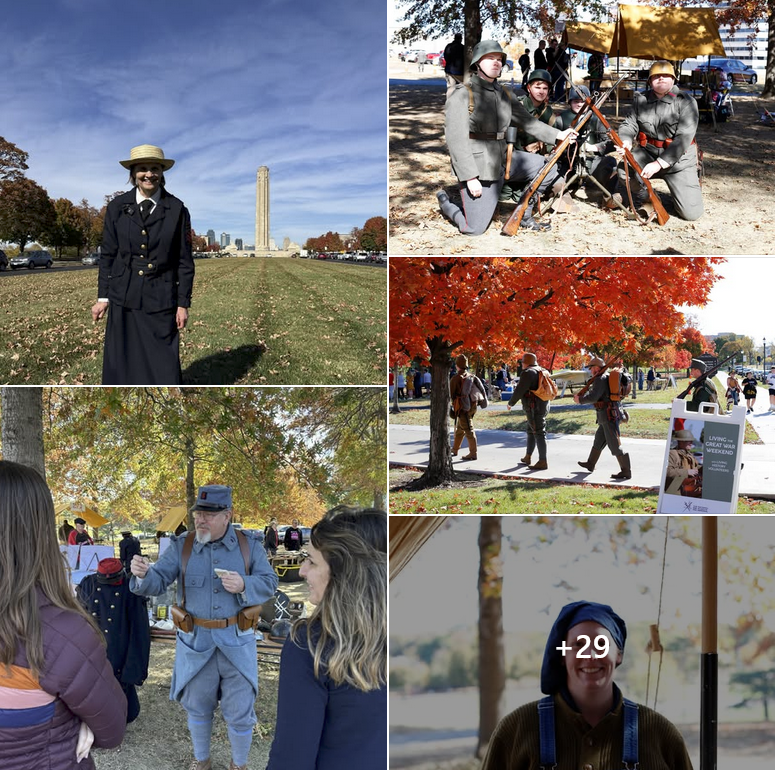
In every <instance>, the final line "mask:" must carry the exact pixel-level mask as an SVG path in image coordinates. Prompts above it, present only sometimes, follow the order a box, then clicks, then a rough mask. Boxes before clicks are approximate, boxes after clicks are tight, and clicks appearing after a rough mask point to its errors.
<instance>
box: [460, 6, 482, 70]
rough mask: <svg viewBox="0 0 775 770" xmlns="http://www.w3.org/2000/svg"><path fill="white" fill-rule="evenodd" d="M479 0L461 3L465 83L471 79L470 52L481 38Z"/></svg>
mask: <svg viewBox="0 0 775 770" xmlns="http://www.w3.org/2000/svg"><path fill="white" fill-rule="evenodd" d="M480 2H481V0H465V2H464V4H463V16H464V18H465V35H464V45H465V48H466V52H465V58H464V60H463V63H464V67H463V79H464V81H465V82H466V83H467V82H468V81H469V80H470V79H471V72H470V65H471V58H472V56H471V54H472V52H473V50H474V46H475V45H476V44H477V43H478V42H479V41H480V40H481V39H482V17H481V14H480V9H479V3H480Z"/></svg>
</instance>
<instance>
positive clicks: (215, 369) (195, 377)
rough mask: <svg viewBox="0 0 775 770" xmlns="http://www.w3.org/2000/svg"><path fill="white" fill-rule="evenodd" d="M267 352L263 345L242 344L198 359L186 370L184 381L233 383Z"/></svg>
mask: <svg viewBox="0 0 775 770" xmlns="http://www.w3.org/2000/svg"><path fill="white" fill-rule="evenodd" d="M265 352H266V347H265V346H263V345H241V346H240V347H238V348H234V349H232V350H229V351H225V350H224V351H221V352H219V353H214V354H213V355H211V356H206V357H205V358H200V359H197V360H196V361H194V363H192V364H191V365H190V366H188V367H186V369H185V370H184V372H183V382H184V384H186V385H233V384H234V383H236V382H239V381H240V380H241V379H242V378H243V377H245V375H247V373H248V372H250V370H251V369H253V367H254V366H255V365H256V364H257V363H258V361H260V360H261V357H262V356H263V355H264V353H265ZM256 384H258V383H256Z"/></svg>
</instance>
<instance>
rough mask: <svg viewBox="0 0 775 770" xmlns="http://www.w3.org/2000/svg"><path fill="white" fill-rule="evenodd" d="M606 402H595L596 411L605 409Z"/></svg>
mask: <svg viewBox="0 0 775 770" xmlns="http://www.w3.org/2000/svg"><path fill="white" fill-rule="evenodd" d="M605 407H606V402H605V401H595V409H605Z"/></svg>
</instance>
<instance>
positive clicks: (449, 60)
mask: <svg viewBox="0 0 775 770" xmlns="http://www.w3.org/2000/svg"><path fill="white" fill-rule="evenodd" d="M465 54H466V49H465V46H464V45H463V36H462V35H461V34H460V33H459V32H457V33H455V38H454V40H453V41H452V42H451V43H447V45H446V47H445V48H444V77H445V79H446V81H447V96H449V95H450V94H451V93H452V91H453V90H454V89H455V86H456V85H457V84H458V83H462V82H463V75H464V74H465V70H464V65H465Z"/></svg>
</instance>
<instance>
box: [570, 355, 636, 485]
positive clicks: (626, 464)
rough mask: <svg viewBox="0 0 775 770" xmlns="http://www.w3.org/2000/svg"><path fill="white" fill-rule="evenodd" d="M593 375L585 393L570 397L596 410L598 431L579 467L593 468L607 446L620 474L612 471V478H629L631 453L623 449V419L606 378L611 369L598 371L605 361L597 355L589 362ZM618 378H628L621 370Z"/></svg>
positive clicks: (609, 374) (618, 479)
mask: <svg viewBox="0 0 775 770" xmlns="http://www.w3.org/2000/svg"><path fill="white" fill-rule="evenodd" d="M588 366H589V369H590V371H591V372H592V377H593V378H596V379H595V380H594V382H593V383H592V386H591V387H590V389H589V390H588V391H587V392H586V393H584V394H583V395H582V394H581V393H576V394H575V395H574V396H573V400H574V401H575V402H576V403H577V404H590V403H592V404H594V405H595V412H596V413H597V419H596V422H597V432H596V433H595V438H594V441H593V443H592V449H591V450H590V452H589V458H588V459H587V461H586V462H581V461H579V465H580V466H581V467H582V468H586V469H587V470H588V471H590V472H591V471H593V470H595V465H597V461H598V460H599V459H600V455H601V454H602V453H603V447H604V446H606V444H607V445H608V448H609V449H610V450H611V454H612V455H613V456H614V457H615V458H616V459H617V460H618V461H619V467H620V469H621V470H620V471H619V473H614V474H611V478H612V479H616V480H617V481H622V480H624V479H631V478H632V469H631V466H630V456H629V455H628V454H626V453H625V452H624V450H623V449H622V444H621V437H620V434H619V423H620V422H621V420H622V412H621V409H620V408H619V402H618V401H612V400H611V387H610V384H609V377H610V376H611V372H610V371H609V372H606V373H605V374H602V375H601V374H600V372H601V371H602V370H603V367H604V366H605V361H603V360H602V359H600V358H593V359H592V360H591V361H590V362H589V364H588ZM619 377H627V375H626V374H624V372H619Z"/></svg>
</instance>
